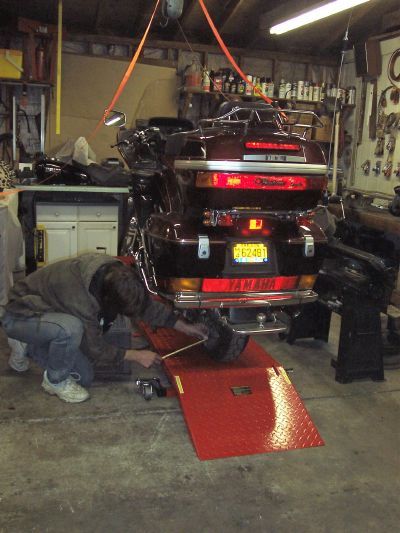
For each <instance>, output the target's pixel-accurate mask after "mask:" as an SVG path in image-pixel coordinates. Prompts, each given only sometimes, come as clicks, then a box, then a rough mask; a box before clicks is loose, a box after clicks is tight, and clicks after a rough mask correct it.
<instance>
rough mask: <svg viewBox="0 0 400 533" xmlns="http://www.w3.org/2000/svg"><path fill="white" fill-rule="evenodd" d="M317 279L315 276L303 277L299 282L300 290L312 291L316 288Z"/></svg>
mask: <svg viewBox="0 0 400 533" xmlns="http://www.w3.org/2000/svg"><path fill="white" fill-rule="evenodd" d="M316 279H317V276H315V275H307V276H301V277H300V282H299V289H312V288H313V287H314V283H315V280H316Z"/></svg>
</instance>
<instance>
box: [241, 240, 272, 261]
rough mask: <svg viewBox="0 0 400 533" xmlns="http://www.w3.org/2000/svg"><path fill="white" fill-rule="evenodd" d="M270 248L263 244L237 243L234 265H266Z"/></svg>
mask: <svg viewBox="0 0 400 533" xmlns="http://www.w3.org/2000/svg"><path fill="white" fill-rule="evenodd" d="M267 261H268V248H267V246H265V244H262V243H254V242H253V243H237V244H234V245H233V262H234V263H266V262H267Z"/></svg>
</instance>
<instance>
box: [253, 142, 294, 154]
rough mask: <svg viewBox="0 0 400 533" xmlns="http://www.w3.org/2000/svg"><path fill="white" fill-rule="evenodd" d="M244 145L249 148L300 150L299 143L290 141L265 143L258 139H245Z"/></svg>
mask: <svg viewBox="0 0 400 533" xmlns="http://www.w3.org/2000/svg"><path fill="white" fill-rule="evenodd" d="M245 146H246V148H249V149H250V150H284V151H296V152H298V151H299V150H300V145H299V144H291V143H266V142H260V141H247V142H246V143H245Z"/></svg>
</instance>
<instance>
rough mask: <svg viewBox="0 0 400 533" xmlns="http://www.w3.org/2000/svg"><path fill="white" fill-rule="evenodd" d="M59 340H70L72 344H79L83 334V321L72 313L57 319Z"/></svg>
mask: <svg viewBox="0 0 400 533" xmlns="http://www.w3.org/2000/svg"><path fill="white" fill-rule="evenodd" d="M57 325H58V326H59V331H58V334H57V338H58V339H59V340H68V341H69V344H70V345H75V346H79V345H80V343H81V340H82V336H83V324H82V321H81V320H80V319H79V318H77V317H75V316H72V315H62V317H60V319H59V320H58V321H57Z"/></svg>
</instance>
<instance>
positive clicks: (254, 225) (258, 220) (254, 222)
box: [249, 218, 264, 231]
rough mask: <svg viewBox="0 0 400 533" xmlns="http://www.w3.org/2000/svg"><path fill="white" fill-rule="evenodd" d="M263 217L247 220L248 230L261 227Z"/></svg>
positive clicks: (255, 229)
mask: <svg viewBox="0 0 400 533" xmlns="http://www.w3.org/2000/svg"><path fill="white" fill-rule="evenodd" d="M263 222H264V221H263V219H262V218H251V219H250V220H249V230H251V231H257V230H260V229H262V228H263Z"/></svg>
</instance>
